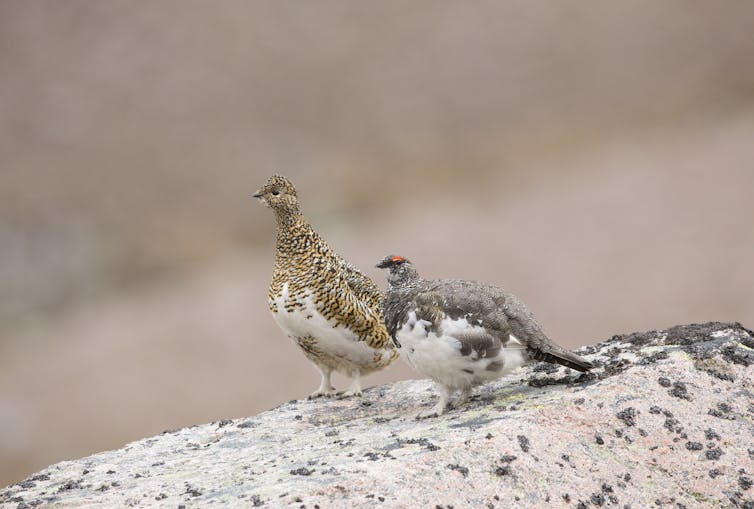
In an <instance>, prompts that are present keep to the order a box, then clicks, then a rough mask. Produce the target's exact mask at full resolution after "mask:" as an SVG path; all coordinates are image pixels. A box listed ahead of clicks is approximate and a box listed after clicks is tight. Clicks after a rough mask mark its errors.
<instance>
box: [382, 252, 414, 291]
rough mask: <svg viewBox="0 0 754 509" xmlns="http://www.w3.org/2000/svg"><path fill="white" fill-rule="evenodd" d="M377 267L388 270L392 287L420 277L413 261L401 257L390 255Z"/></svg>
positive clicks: (388, 279)
mask: <svg viewBox="0 0 754 509" xmlns="http://www.w3.org/2000/svg"><path fill="white" fill-rule="evenodd" d="M376 267H377V268H378V269H386V270H387V281H388V283H390V284H391V285H396V284H401V283H404V282H407V281H410V280H412V279H416V278H417V277H418V276H419V274H418V273H417V272H416V269H415V268H414V265H413V264H412V263H411V261H410V260H409V259H408V258H405V257H403V256H400V255H388V256H386V257H385V258H383V259H382V260H380V262H379V263H378V264H377V265H376Z"/></svg>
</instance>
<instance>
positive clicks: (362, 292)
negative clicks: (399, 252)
mask: <svg viewBox="0 0 754 509" xmlns="http://www.w3.org/2000/svg"><path fill="white" fill-rule="evenodd" d="M254 197H255V198H258V199H259V200H260V201H262V202H263V203H264V204H265V205H266V206H267V207H269V208H271V209H272V211H273V212H274V213H275V219H276V220H277V242H276V249H275V268H274V271H273V274H272V283H271V284H270V288H269V292H268V303H269V307H270V311H272V316H273V317H274V319H275V322H277V324H278V326H280V328H281V329H282V330H283V332H284V333H285V334H286V335H287V336H288V337H290V338H291V339H292V340H293V341H294V343H296V344H297V345H298V346H299V348H301V350H302V351H303V353H304V355H305V356H306V357H307V358H308V359H309V360H310V361H311V362H313V363H314V365H315V366H316V367H317V368H318V369H319V371H320V373H321V375H322V380H321V383H320V386H319V388H318V389H317V390H316V391H314V392H313V393H312V394H311V395H310V398H316V397H318V396H331V395H334V394H336V392H335V388H334V387H333V386H332V383H331V382H330V374H331V373H332V372H333V371H338V372H340V373H343V374H344V375H346V376H349V377H352V378H353V381H352V383H351V385H350V386H349V388H348V390H347V391H346V392H345V393H344V394H343V395H344V396H352V395H359V394H361V375H365V374H368V373H371V372H373V371H377V370H379V369H382V368H384V367H385V366H387V365H388V364H390V363H391V362H393V361H394V360H395V359H396V358H398V351H397V350H396V349H395V347H394V345H393V342H392V341H391V339H390V336H389V334H388V333H387V330H386V329H385V325H384V319H383V315H382V299H383V296H382V293H381V292H380V290H379V288H378V287H377V285H376V284H375V283H374V281H372V280H371V279H370V278H368V277H367V276H365V275H364V274H362V273H361V272H359V271H358V270H357V269H356V268H355V267H353V266H352V265H351V264H350V263H348V262H346V261H345V260H343V259H342V258H341V257H340V256H338V255H337V254H335V252H333V250H332V249H331V248H330V246H328V245H327V243H326V242H325V241H324V240H323V239H322V237H320V236H319V235H318V234H317V232H315V231H314V229H313V228H312V227H311V225H309V223H308V222H307V221H306V219H305V218H304V216H303V215H302V214H301V211H300V210H299V203H298V195H297V193H296V188H295V187H294V186H293V184H292V183H291V181H290V180H288V179H287V178H285V177H282V176H279V175H274V176H272V177H270V179H269V180H268V181H267V183H266V184H265V185H264V187H262V188H261V189H260V190H259V191H257V192H256V193H255V194H254Z"/></svg>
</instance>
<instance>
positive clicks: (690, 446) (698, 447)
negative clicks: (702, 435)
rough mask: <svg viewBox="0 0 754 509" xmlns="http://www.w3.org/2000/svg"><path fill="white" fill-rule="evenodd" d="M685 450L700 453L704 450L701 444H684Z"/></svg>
mask: <svg viewBox="0 0 754 509" xmlns="http://www.w3.org/2000/svg"><path fill="white" fill-rule="evenodd" d="M686 449H688V450H689V451H701V450H702V449H704V446H703V445H702V444H701V442H686Z"/></svg>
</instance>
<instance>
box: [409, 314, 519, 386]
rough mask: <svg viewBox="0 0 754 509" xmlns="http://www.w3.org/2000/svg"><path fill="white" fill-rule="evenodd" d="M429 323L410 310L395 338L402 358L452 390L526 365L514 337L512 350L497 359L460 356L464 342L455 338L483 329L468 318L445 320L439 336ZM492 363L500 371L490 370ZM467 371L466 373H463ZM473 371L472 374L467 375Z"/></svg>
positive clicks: (502, 350) (475, 355) (501, 351)
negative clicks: (499, 366)
mask: <svg viewBox="0 0 754 509" xmlns="http://www.w3.org/2000/svg"><path fill="white" fill-rule="evenodd" d="M429 325H430V323H429V322H427V321H426V320H417V318H416V313H415V312H414V311H411V312H410V313H409V314H408V320H406V322H405V323H404V324H403V326H402V327H401V329H400V330H399V331H398V332H397V334H396V336H397V338H398V342H399V343H400V344H401V349H400V352H401V357H402V358H403V359H405V360H406V361H407V362H408V364H409V365H411V366H412V367H413V368H414V369H415V370H417V371H418V372H419V373H422V374H423V375H425V376H428V377H430V378H432V379H433V380H435V381H437V382H439V383H442V384H443V385H446V386H448V387H451V388H457V389H461V388H466V387H472V386H475V385H479V384H482V383H485V382H488V381H491V380H495V379H497V378H500V377H501V376H504V375H507V374H509V373H511V372H512V371H514V370H515V369H516V368H518V367H519V366H521V365H523V364H524V362H525V359H526V358H525V355H524V349H523V345H521V342H520V341H518V339H516V338H515V337H514V336H512V335H511V342H513V343H514V344H513V347H512V348H501V349H500V352H499V353H498V355H496V356H495V357H486V358H478V354H477V353H476V352H473V353H472V355H461V342H460V341H459V340H458V339H456V338H455V337H454V334H458V333H460V332H463V333H466V334H468V333H469V332H472V333H473V332H474V331H475V330H478V329H482V327H481V326H479V325H474V324H471V323H469V321H468V320H467V319H466V318H460V319H455V320H453V319H451V318H449V317H445V318H443V320H442V321H441V323H440V327H439V330H440V331H441V332H440V334H439V335H438V334H437V333H435V332H431V331H430V332H428V329H427V328H428V326H429ZM493 362H500V363H502V365H503V368H502V369H500V370H487V369H486V368H487V366H489V365H490V364H491V363H493ZM464 370H466V371H464ZM468 370H470V371H472V372H473V373H468V372H467V371H468Z"/></svg>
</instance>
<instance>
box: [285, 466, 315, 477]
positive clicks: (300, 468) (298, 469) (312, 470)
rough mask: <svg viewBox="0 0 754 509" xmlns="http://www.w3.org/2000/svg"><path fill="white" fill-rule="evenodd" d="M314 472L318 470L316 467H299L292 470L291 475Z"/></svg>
mask: <svg viewBox="0 0 754 509" xmlns="http://www.w3.org/2000/svg"><path fill="white" fill-rule="evenodd" d="M314 472H316V470H314V469H311V470H310V469H308V468H306V467H299V468H297V469H295V470H291V471H290V473H291V475H312V474H313V473H314Z"/></svg>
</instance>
